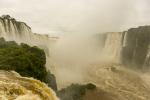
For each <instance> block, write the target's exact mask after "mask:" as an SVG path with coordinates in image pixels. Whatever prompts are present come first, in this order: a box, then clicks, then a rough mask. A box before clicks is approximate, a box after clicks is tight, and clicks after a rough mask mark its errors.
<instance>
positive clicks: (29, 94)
mask: <svg viewBox="0 0 150 100" xmlns="http://www.w3.org/2000/svg"><path fill="white" fill-rule="evenodd" d="M0 100H59V99H58V98H57V97H56V94H55V93H54V91H53V90H52V89H50V88H49V87H48V86H47V85H46V84H44V83H42V82H40V81H38V80H35V79H33V78H26V77H21V76H20V75H19V74H18V73H16V72H8V71H0Z"/></svg>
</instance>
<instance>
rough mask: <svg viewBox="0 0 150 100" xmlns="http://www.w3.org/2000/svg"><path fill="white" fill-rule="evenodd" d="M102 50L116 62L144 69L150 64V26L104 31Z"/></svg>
mask: <svg viewBox="0 0 150 100" xmlns="http://www.w3.org/2000/svg"><path fill="white" fill-rule="evenodd" d="M103 35H105V39H104V48H103V52H104V53H105V54H106V55H108V56H109V57H111V58H112V59H113V60H115V61H116V62H119V63H121V64H124V65H128V66H135V67H136V68H140V69H144V68H149V66H150V63H149V61H150V26H140V27H138V28H131V29H129V30H128V31H124V32H114V33H111V32H110V33H105V34H103Z"/></svg>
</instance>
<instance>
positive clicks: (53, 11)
mask: <svg viewBox="0 0 150 100" xmlns="http://www.w3.org/2000/svg"><path fill="white" fill-rule="evenodd" d="M141 1H142V3H143V5H144V6H143V5H142V4H141ZM148 2H149V0H43V1H41V0H1V1H0V14H1V15H2V14H10V15H12V16H13V17H15V18H17V19H18V20H22V21H25V22H27V23H28V24H29V25H30V26H31V27H32V29H33V31H34V32H39V33H50V32H51V31H64V30H65V31H69V32H70V31H75V32H83V33H87V32H89V33H98V32H104V31H120V30H121V29H125V28H128V27H131V26H136V25H141V24H150V21H148V20H149V19H148V18H149V17H150V15H149V14H148V11H149V9H150V8H149V6H145V4H147V5H148ZM140 4H141V5H140ZM139 8H141V9H139ZM143 10H144V11H143Z"/></svg>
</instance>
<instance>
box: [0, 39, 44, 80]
mask: <svg viewBox="0 0 150 100" xmlns="http://www.w3.org/2000/svg"><path fill="white" fill-rule="evenodd" d="M45 63H46V56H45V53H44V51H43V50H42V49H39V48H38V47H36V46H34V47H30V46H29V45H27V44H24V43H21V44H20V45H18V44H17V43H16V42H14V41H5V40H4V39H3V38H0V70H14V71H16V72H18V73H19V74H20V75H22V76H26V77H34V78H36V79H39V80H41V81H44V82H46V75H47V71H46V68H45Z"/></svg>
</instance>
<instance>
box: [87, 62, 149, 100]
mask: <svg viewBox="0 0 150 100" xmlns="http://www.w3.org/2000/svg"><path fill="white" fill-rule="evenodd" d="M88 69H89V71H88V75H89V76H88V77H87V80H86V81H87V82H93V83H95V84H96V85H97V86H98V88H99V89H102V90H104V91H105V92H107V93H109V94H111V95H114V97H112V100H150V95H149V93H150V81H148V80H149V78H150V75H149V74H142V73H137V72H134V71H131V70H129V69H126V68H124V67H122V66H121V65H116V64H103V65H102V64H95V65H91V67H89V68H88ZM109 96H110V95H108V97H109ZM98 100H99V99H98Z"/></svg>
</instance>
